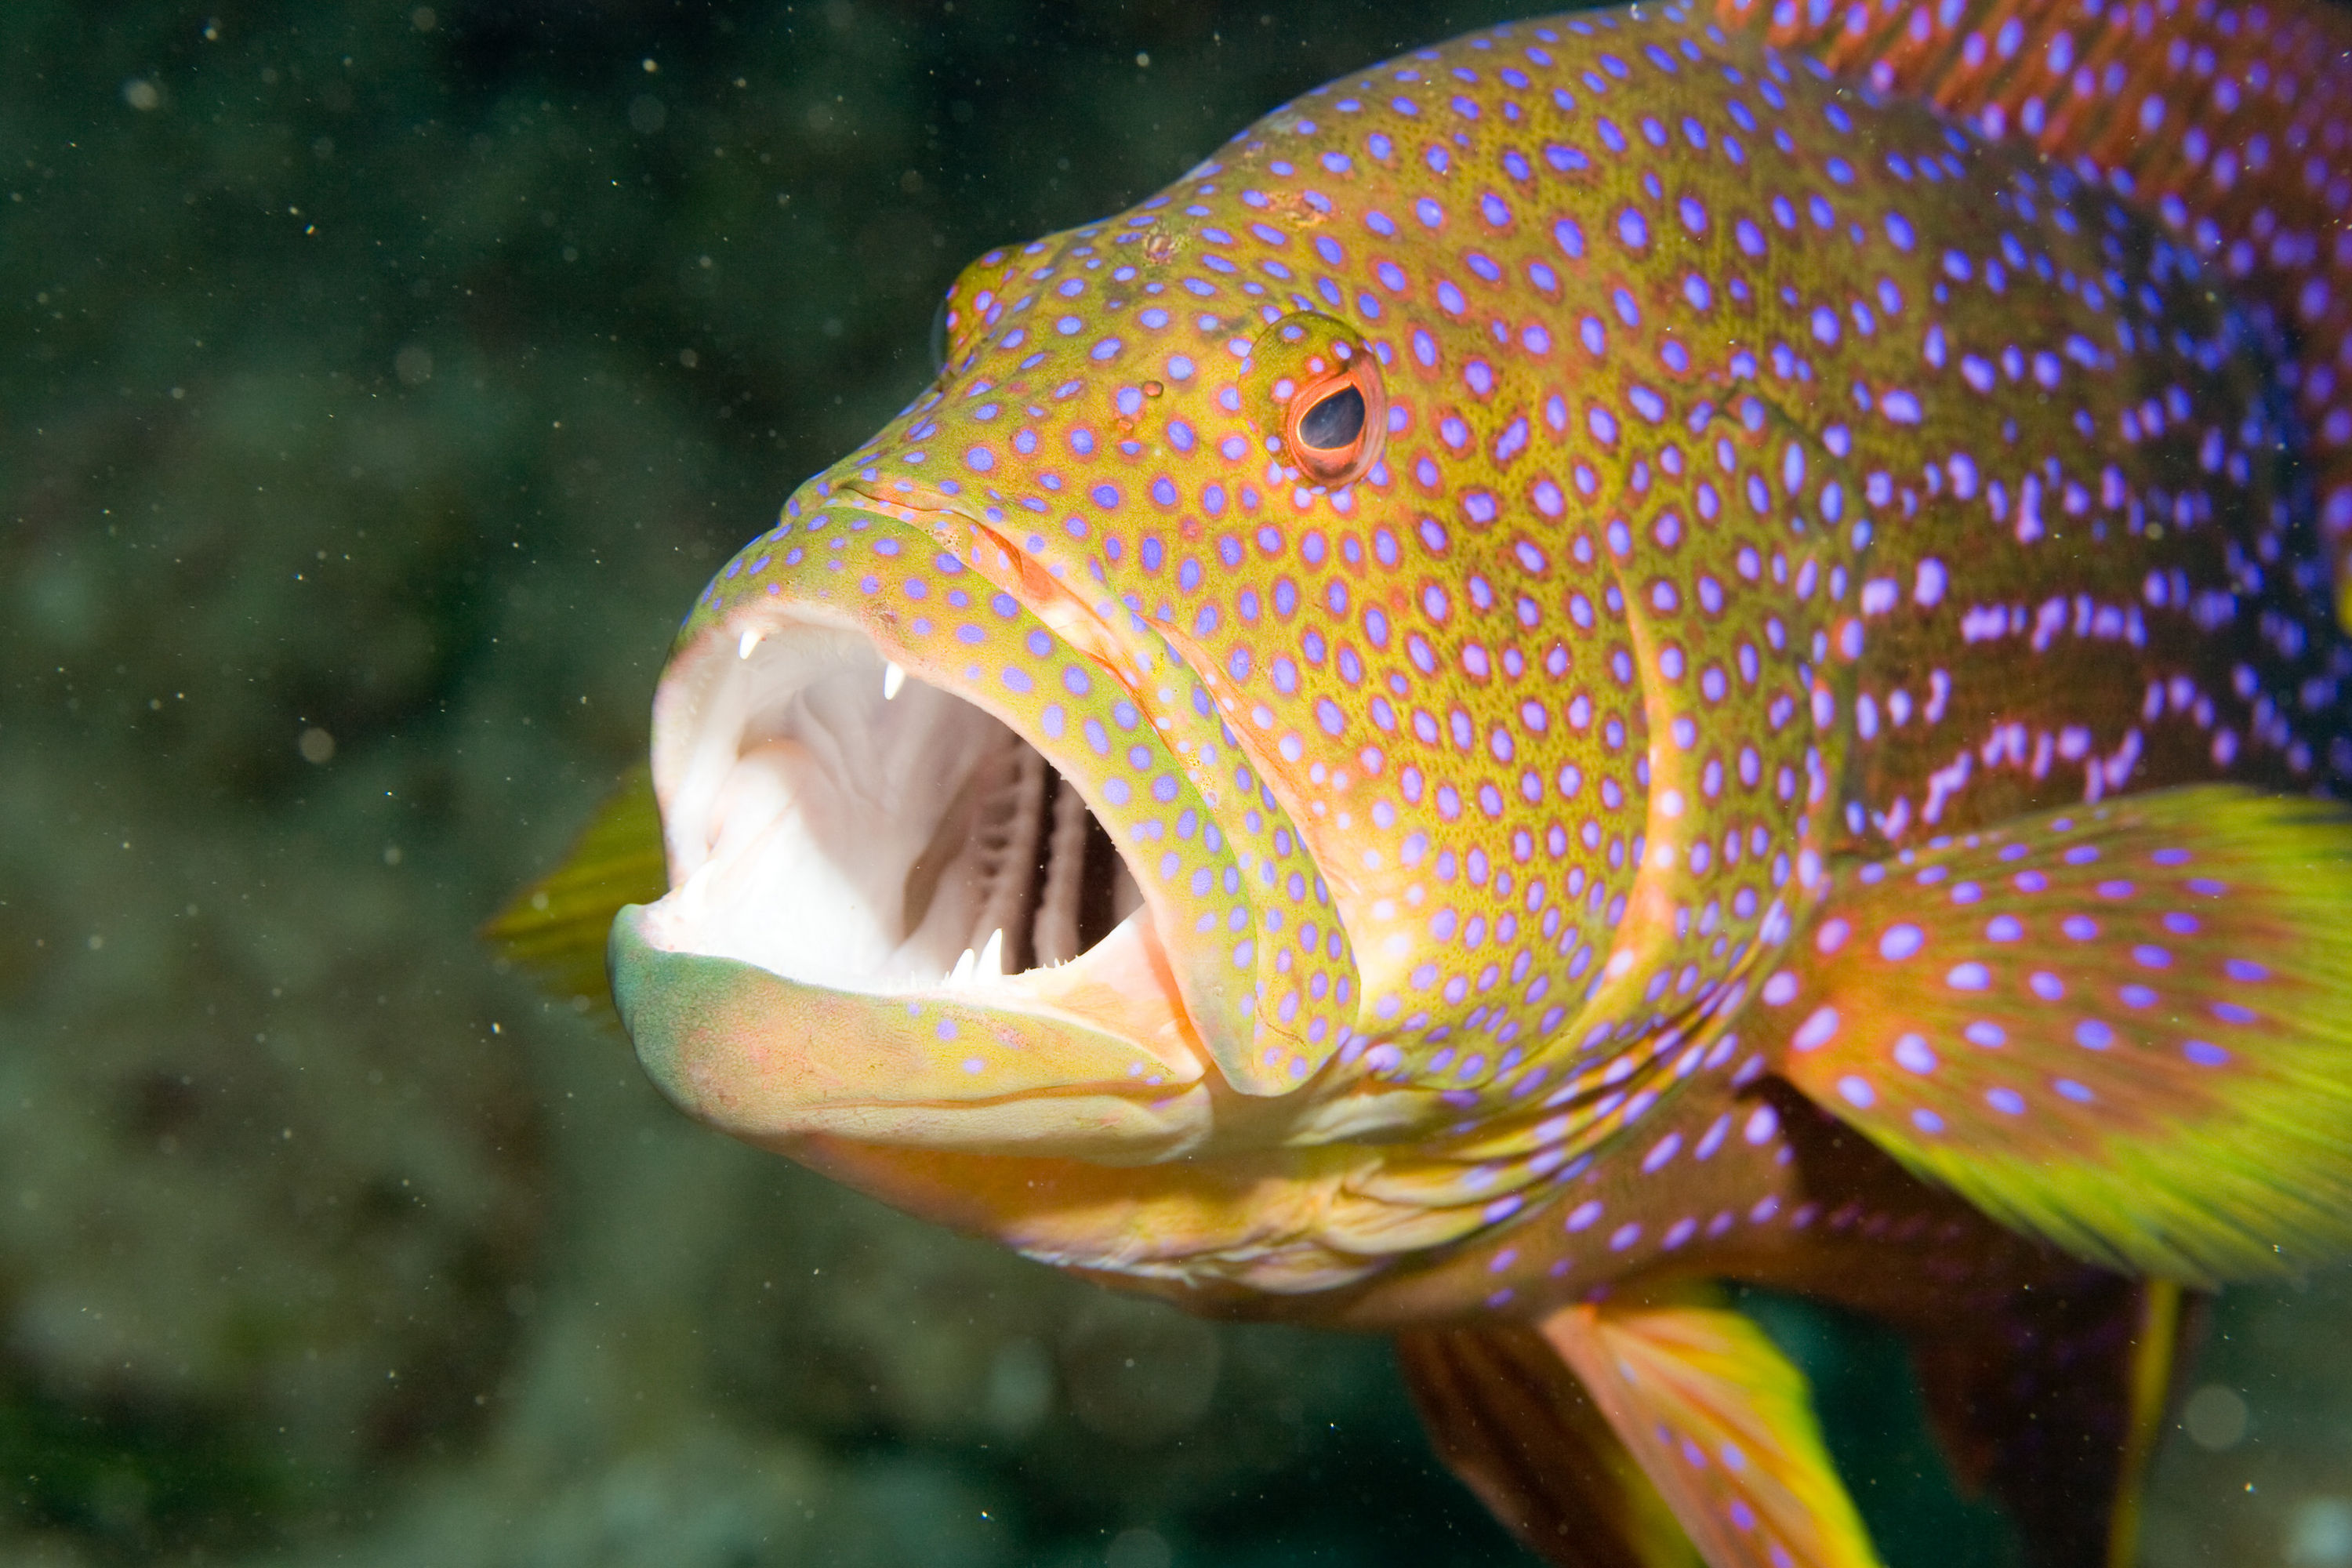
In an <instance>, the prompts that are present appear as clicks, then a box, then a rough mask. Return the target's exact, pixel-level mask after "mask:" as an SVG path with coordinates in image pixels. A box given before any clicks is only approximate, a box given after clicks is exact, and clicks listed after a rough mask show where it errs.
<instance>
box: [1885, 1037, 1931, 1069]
mask: <svg viewBox="0 0 2352 1568" xmlns="http://www.w3.org/2000/svg"><path fill="white" fill-rule="evenodd" d="M1895 1066H1897V1067H1899V1068H1903V1069H1904V1070H1905V1071H1906V1072H1916V1073H1920V1074H1923V1075H1924V1074H1927V1073H1931V1072H1934V1071H1935V1070H1936V1052H1935V1048H1934V1047H1931V1046H1929V1045H1928V1044H1927V1041H1926V1040H1925V1039H1924V1038H1922V1037H1919V1036H1917V1035H1906V1036H1904V1037H1902V1038H1901V1039H1899V1040H1897V1041H1895Z"/></svg>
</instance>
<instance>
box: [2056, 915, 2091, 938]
mask: <svg viewBox="0 0 2352 1568" xmlns="http://www.w3.org/2000/svg"><path fill="white" fill-rule="evenodd" d="M2058 929H2059V930H2060V931H2064V932H2065V933H2066V934H2067V935H2068V936H2070V937H2073V938H2074V940H2075V941H2076V942H2088V941H2090V940H2091V939H2092V938H2093V937H2095V936H2096V935H2098V934H2099V922H2098V921H2095V920H2093V919H2092V918H2091V917H2090V916H2088V915H2068V916H2067V917H2066V918H2065V919H2064V920H2063V921H2059V922H2058Z"/></svg>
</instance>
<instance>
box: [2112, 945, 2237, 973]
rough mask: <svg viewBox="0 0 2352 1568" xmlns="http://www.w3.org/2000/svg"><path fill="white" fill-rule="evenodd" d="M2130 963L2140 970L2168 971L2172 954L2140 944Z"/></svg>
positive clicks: (2134, 950)
mask: <svg viewBox="0 0 2352 1568" xmlns="http://www.w3.org/2000/svg"><path fill="white" fill-rule="evenodd" d="M2132 962H2133V963H2137V964H2138V965H2139V966H2140V967H2141V968H2142V969H2169V968H2171V967H2172V954H2170V953H2168V952H2165V951H2164V949H2162V948H2160V947H2149V946H2147V945H2146V944H2142V945H2141V946H2138V947H2136V948H2133V949H2132ZM2233 978H2234V976H2233Z"/></svg>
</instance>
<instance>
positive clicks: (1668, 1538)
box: [1397, 1324, 1699, 1568]
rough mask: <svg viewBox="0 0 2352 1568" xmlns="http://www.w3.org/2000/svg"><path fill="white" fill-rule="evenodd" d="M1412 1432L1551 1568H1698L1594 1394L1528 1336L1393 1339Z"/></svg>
mask: <svg viewBox="0 0 2352 1568" xmlns="http://www.w3.org/2000/svg"><path fill="white" fill-rule="evenodd" d="M1397 1360H1398V1362H1399V1363H1401V1364H1402V1367H1403V1368H1404V1374H1405V1382H1406V1384H1407V1386H1409V1387H1410V1388H1411V1389H1412V1402H1413V1404H1414V1405H1415V1406H1417V1407H1418V1408H1419V1409H1420V1411H1421V1419H1422V1425H1423V1426H1426V1427H1427V1428H1428V1429H1429V1437H1430V1441H1431V1442H1432V1443H1433V1444H1434V1445H1435V1446H1436V1448H1437V1451H1438V1453H1439V1455H1440V1456H1441V1457H1442V1458H1444V1460H1445V1463H1446V1465H1447V1467H1448V1468H1451V1469H1452V1470H1453V1471H1454V1474H1455V1475H1457V1476H1459V1477H1461V1478H1462V1479H1463V1481H1464V1482H1465V1483H1466V1484H1467V1485H1468V1486H1469V1488H1470V1489H1471V1490H1472V1491H1474V1492H1475V1493H1477V1494H1478V1497H1479V1499H1480V1500H1481V1501H1483V1502H1485V1503H1486V1507H1487V1508H1488V1509H1489V1510H1492V1511H1493V1513H1494V1515H1495V1517H1496V1519H1499V1520H1501V1521H1503V1522H1504V1524H1506V1525H1507V1526H1508V1527H1509V1528H1510V1530H1511V1531H1512V1533H1513V1534H1515V1535H1517V1537H1518V1538H1519V1539H1520V1540H1521V1541H1523V1542H1526V1543H1527V1545H1528V1548H1529V1550H1531V1551H1533V1552H1536V1553H1537V1554H1538V1556H1541V1557H1543V1558H1545V1559H1547V1560H1548V1561H1549V1562H1552V1563H1559V1565H1560V1568H1699V1560H1698V1553H1697V1552H1696V1549H1695V1548H1693V1547H1692V1545H1691V1543H1690V1538H1689V1537H1688V1536H1686V1535H1685V1534H1684V1533H1683V1530H1682V1526H1681V1525H1680V1524H1678V1523H1677V1522H1675V1516H1674V1514H1673V1512H1672V1511H1671V1510H1668V1509H1667V1507H1666V1503H1665V1500H1664V1499H1663V1498H1661V1497H1660V1496H1659V1495H1658V1489H1657V1488H1655V1487H1654V1486H1652V1485H1651V1484H1650V1482H1649V1480H1648V1479H1647V1478H1646V1477H1645V1476H1643V1473H1642V1467H1641V1466H1640V1465H1639V1464H1637V1463H1636V1462H1635V1461H1634V1458H1633V1455H1632V1454H1630V1453H1628V1452H1627V1451H1626V1449H1625V1445H1624V1444H1623V1443H1622V1441H1620V1440H1619V1438H1618V1436H1617V1434H1616V1433H1615V1432H1614V1431H1612V1430H1611V1428H1610V1426H1609V1423H1608V1421H1607V1420H1606V1419H1605V1418H1603V1417H1602V1415H1601V1412H1600V1410H1599V1408H1598V1407H1597V1406H1595V1405H1594V1404H1593V1402H1592V1396H1591V1394H1588V1393H1587V1392H1586V1391H1585V1389H1584V1386H1583V1385H1582V1384H1580V1383H1579V1382H1578V1381H1577V1379H1576V1376H1575V1374H1574V1373H1570V1371H1569V1370H1568V1367H1567V1365H1566V1364H1565V1363H1563V1362H1561V1360H1560V1359H1559V1352H1556V1351H1554V1350H1553V1349H1552V1347H1551V1346H1550V1345H1549V1343H1547V1342H1545V1340H1544V1338H1543V1336H1542V1335H1540V1334H1538V1333H1537V1332H1536V1331H1534V1330H1532V1329H1528V1328H1525V1327H1522V1326H1520V1325H1517V1324H1509V1325H1505V1326H1501V1327H1496V1328H1487V1329H1414V1330H1411V1331H1407V1332H1405V1333H1402V1334H1400V1335H1398V1336H1397Z"/></svg>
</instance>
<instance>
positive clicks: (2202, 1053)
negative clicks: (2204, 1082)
mask: <svg viewBox="0 0 2352 1568" xmlns="http://www.w3.org/2000/svg"><path fill="white" fill-rule="evenodd" d="M2180 1054H2181V1055H2182V1056H2184V1057H2187V1058H2189V1060H2190V1061H2192V1062H2195V1063H2196V1064H2197V1065H2198V1066H2199V1067H2200V1068H2217V1067H2221V1066H2222V1065H2223V1064H2225V1063H2227V1062H2228V1061H2229V1059H2230V1053H2229V1052H2227V1051H2225V1050H2223V1049H2222V1048H2221V1047H2219V1046H2217V1045H2215V1044H2213V1043H2212V1042H2211V1041H2210V1040H2189V1041H2186V1042H2184V1043H2183V1044H2182V1046H2181V1047H2180Z"/></svg>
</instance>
